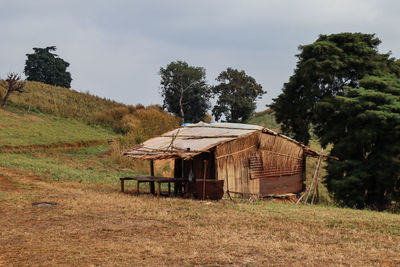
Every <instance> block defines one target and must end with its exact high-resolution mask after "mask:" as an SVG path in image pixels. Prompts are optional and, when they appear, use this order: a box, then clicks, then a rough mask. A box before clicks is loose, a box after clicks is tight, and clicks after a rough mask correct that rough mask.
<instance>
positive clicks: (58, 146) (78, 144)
mask: <svg viewBox="0 0 400 267" xmlns="http://www.w3.org/2000/svg"><path fill="white" fill-rule="evenodd" d="M106 143H107V141H106V140H90V141H79V142H76V143H72V144H68V143H61V144H48V145H28V146H0V150H4V151H24V150H27V151H32V150H40V149H61V150H62V149H76V148H83V147H89V146H98V145H104V144H106Z"/></svg>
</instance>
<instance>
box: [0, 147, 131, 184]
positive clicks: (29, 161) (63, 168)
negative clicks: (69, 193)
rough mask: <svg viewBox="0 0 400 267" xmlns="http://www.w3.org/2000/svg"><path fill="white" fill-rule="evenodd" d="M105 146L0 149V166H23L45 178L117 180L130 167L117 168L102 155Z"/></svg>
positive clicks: (97, 180)
mask: <svg viewBox="0 0 400 267" xmlns="http://www.w3.org/2000/svg"><path fill="white" fill-rule="evenodd" d="M107 149H108V148H107V146H97V147H89V148H81V149H68V150H47V151H43V152H41V151H35V152H31V153H17V152H14V153H10V152H8V153H5V152H3V153H0V166H1V167H5V168H15V169H23V170H27V171H30V172H33V173H35V174H36V175H39V176H45V178H46V179H47V180H48V181H78V182H90V183H92V182H93V183H113V184H117V183H119V178H120V177H123V176H134V175H138V174H135V173H134V172H133V171H130V170H126V169H124V170H120V169H117V168H115V165H114V164H113V163H112V162H111V161H110V160H109V158H108V157H105V156H102V155H103V154H104V153H105V152H106V151H107Z"/></svg>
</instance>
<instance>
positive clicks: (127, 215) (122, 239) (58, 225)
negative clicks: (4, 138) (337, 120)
mask: <svg viewBox="0 0 400 267" xmlns="http://www.w3.org/2000/svg"><path fill="white" fill-rule="evenodd" d="M35 201H52V202H57V203H58V205H57V206H54V207H33V206H32V205H31V203H32V202H35ZM0 211H1V214H2V216H1V217H0V229H1V234H0V235H1V238H0V265H2V266H10V265H14V266H31V265H35V266H54V265H76V266H78V265H79V266H81V265H101V266H113V265H120V266H134V265H155V266H161V265H173V266H177V265H189V266H190V265H212V266H218V265H257V266H260V265H263V266H265V265H267V266H268V265H277V266H288V265H318V266H321V265H354V266H370V265H389V266H396V265H397V266H398V265H399V264H400V246H399V245H398V244H399V241H400V222H399V219H400V217H399V216H398V215H392V214H388V213H376V212H369V211H357V210H349V209H337V208H324V207H304V206H293V205H283V204H276V203H270V202H255V203H249V202H247V201H241V202H236V203H234V202H231V201H229V200H223V201H220V202H202V201H194V200H184V199H176V198H160V199H156V198H154V197H152V196H149V195H141V196H139V197H137V196H134V195H130V194H121V193H119V192H118V188H114V187H113V186H112V185H101V187H100V185H98V186H96V185H93V184H92V185H90V186H89V185H87V184H80V183H78V182H63V183H54V182H53V183H49V182H45V180H44V177H37V176H35V175H34V174H32V173H26V172H22V171H19V170H13V169H4V168H2V169H0Z"/></svg>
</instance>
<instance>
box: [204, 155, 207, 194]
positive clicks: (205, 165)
mask: <svg viewBox="0 0 400 267" xmlns="http://www.w3.org/2000/svg"><path fill="white" fill-rule="evenodd" d="M203 162H204V172H203V200H204V199H206V176H207V160H204V161H203Z"/></svg>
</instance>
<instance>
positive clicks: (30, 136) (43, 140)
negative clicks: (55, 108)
mask: <svg viewBox="0 0 400 267" xmlns="http://www.w3.org/2000/svg"><path fill="white" fill-rule="evenodd" d="M0 129H1V130H0V148H1V147H4V146H7V147H18V146H35V145H36V146H40V145H42V146H46V145H53V146H54V145H63V144H64V145H65V144H70V145H73V144H76V143H82V142H89V141H106V140H107V139H110V138H113V137H115V134H114V133H113V132H112V131H111V130H107V129H104V128H101V127H95V126H89V125H87V124H85V123H82V122H79V121H76V120H72V119H65V118H60V117H55V116H52V115H46V114H41V113H27V112H24V111H22V110H21V109H16V108H8V109H7V111H5V110H2V109H0Z"/></svg>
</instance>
